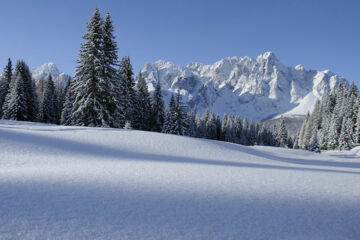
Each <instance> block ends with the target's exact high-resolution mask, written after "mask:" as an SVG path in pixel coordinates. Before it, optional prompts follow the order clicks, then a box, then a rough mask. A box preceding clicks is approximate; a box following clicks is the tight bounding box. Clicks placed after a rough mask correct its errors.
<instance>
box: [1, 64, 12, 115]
mask: <svg viewBox="0 0 360 240" xmlns="http://www.w3.org/2000/svg"><path fill="white" fill-rule="evenodd" d="M12 71H13V69H12V62H11V59H10V58H9V59H8V63H7V65H6V66H5V68H4V74H3V77H2V78H1V79H0V118H1V116H2V114H3V111H2V107H3V105H4V102H5V97H6V95H7V94H8V93H9V88H10V82H11V78H12Z"/></svg>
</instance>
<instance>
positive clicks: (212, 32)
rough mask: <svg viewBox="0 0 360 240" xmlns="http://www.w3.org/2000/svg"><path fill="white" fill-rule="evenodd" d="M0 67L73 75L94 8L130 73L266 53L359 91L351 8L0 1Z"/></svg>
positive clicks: (358, 38) (207, 0)
mask: <svg viewBox="0 0 360 240" xmlns="http://www.w3.org/2000/svg"><path fill="white" fill-rule="evenodd" d="M0 3H1V11H0V67H1V68H3V66H5V64H6V61H7V58H8V57H11V58H12V59H14V60H16V59H19V58H21V59H24V60H25V61H26V62H27V63H28V64H29V65H30V67H31V68H32V67H36V66H39V65H41V64H43V63H45V62H49V61H52V62H55V63H56V64H57V66H58V68H59V69H60V71H64V72H67V73H70V74H73V73H74V70H75V66H76V59H77V57H78V52H79V48H80V43H81V42H82V38H81V36H82V35H83V34H84V33H85V31H86V22H87V21H88V20H89V18H90V16H91V14H92V12H93V10H94V8H95V7H99V8H100V11H101V13H102V14H103V15H105V13H106V12H107V11H108V12H110V14H111V16H112V19H113V23H114V27H115V34H116V36H117V42H118V46H119V55H120V56H124V55H129V56H130V57H131V60H132V63H133V66H134V70H135V71H136V72H137V71H139V70H140V69H141V67H142V66H143V65H144V63H145V62H154V61H156V60H159V59H164V60H168V61H172V62H174V63H176V64H180V65H186V64H187V63H189V62H194V61H197V62H203V63H206V64H211V63H213V62H215V61H217V60H219V59H221V58H223V57H227V56H250V57H256V56H257V55H259V54H261V53H263V52H265V51H273V52H274V53H275V54H276V55H277V57H278V58H279V59H280V60H281V61H282V62H283V63H284V64H286V65H289V66H295V65H297V64H299V63H301V64H303V65H304V66H305V68H307V69H317V70H324V69H330V70H331V71H332V72H335V73H337V74H339V75H342V76H344V77H346V78H347V79H348V80H350V81H353V80H354V81H355V82H357V84H358V85H360V73H359V71H360V70H359V66H360V60H359V56H360V47H359V46H360V27H359V25H360V14H359V13H358V10H359V9H360V3H358V1H347V0H342V1H340V0H339V1H320V0H318V1H316V0H312V1H304V0H302V1H297V0H286V1H277V0H273V1H266V0H264V1H260V0H252V1H250V0H248V1H240V0H238V1H236V0H221V1H220V0H218V1H212V0H191V1H187V0H183V1H175V0H174V1H162V0H152V1H146V0H144V1H137V0H132V1H130V0H129V1H124V0H119V1H106V0H105V1H95V0H86V1H85V0H84V1H81V0H77V1H68V0H63V1H40V0H32V1H25V0H23V1H16V0H1V1H0Z"/></svg>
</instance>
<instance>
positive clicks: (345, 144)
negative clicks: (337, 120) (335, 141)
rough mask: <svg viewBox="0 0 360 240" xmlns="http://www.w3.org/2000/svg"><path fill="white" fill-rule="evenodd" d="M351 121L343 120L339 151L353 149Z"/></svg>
mask: <svg viewBox="0 0 360 240" xmlns="http://www.w3.org/2000/svg"><path fill="white" fill-rule="evenodd" d="M350 121H351V119H348V121H347V120H346V119H343V122H342V126H341V133H340V136H339V149H340V150H350V149H351V148H352V142H351V134H350V133H349V129H350V127H351V126H349V122H350Z"/></svg>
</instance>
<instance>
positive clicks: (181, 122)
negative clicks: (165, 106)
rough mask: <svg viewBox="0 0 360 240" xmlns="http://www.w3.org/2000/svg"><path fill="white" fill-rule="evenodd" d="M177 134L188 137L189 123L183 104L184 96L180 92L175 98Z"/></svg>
mask: <svg viewBox="0 0 360 240" xmlns="http://www.w3.org/2000/svg"><path fill="white" fill-rule="evenodd" d="M175 106H176V108H175V121H176V122H175V132H176V133H175V134H177V135H187V130H188V123H187V118H186V108H185V106H184V103H183V102H182V96H181V94H180V91H179V90H178V92H177V94H176V98H175Z"/></svg>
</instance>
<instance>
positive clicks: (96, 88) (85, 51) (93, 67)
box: [71, 8, 116, 127]
mask: <svg viewBox="0 0 360 240" xmlns="http://www.w3.org/2000/svg"><path fill="white" fill-rule="evenodd" d="M83 38H84V39H85V40H86V42H85V43H83V44H82V45H81V50H80V54H79V60H78V63H79V65H78V66H77V68H76V74H75V82H76V83H75V86H76V88H75V91H74V92H75V94H76V97H75V100H74V106H73V109H72V115H71V123H72V124H73V125H80V126H93V127H115V126H116V124H115V121H116V120H115V119H114V117H113V109H112V108H111V107H110V106H109V103H111V102H112V101H113V99H112V98H111V94H109V93H110V92H111V91H112V89H111V82H110V80H109V79H108V78H107V77H106V76H105V68H104V49H103V24H102V19H101V16H100V13H99V9H98V8H96V9H95V11H94V13H93V15H92V16H91V19H90V22H89V23H88V24H87V32H86V33H85V34H84V36H83Z"/></svg>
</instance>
